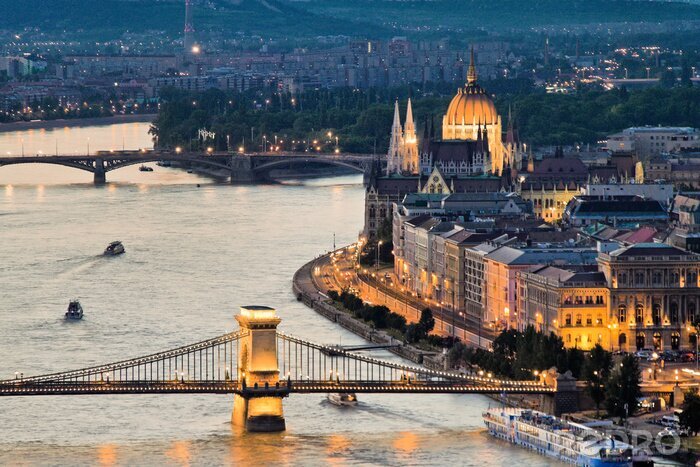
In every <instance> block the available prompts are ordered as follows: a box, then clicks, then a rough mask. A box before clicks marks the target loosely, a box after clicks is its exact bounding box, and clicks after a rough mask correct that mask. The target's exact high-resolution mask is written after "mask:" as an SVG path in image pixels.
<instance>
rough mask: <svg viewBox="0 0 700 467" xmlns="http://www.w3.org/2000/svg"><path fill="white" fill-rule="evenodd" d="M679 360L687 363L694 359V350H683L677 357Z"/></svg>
mask: <svg viewBox="0 0 700 467" xmlns="http://www.w3.org/2000/svg"><path fill="white" fill-rule="evenodd" d="M679 360H680V361H681V362H684V363H689V362H694V361H695V352H683V353H681V356H680V358H679Z"/></svg>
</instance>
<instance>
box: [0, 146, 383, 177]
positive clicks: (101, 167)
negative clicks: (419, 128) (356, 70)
mask: <svg viewBox="0 0 700 467" xmlns="http://www.w3.org/2000/svg"><path fill="white" fill-rule="evenodd" d="M376 160H377V156H374V155H371V154H346V153H339V154H335V153H332V154H326V153H316V154H311V153H293V152H279V153H277V152H276V153H250V154H242V153H227V152H214V153H211V154H208V153H193V152H173V151H163V150H154V151H100V152H97V153H96V154H87V155H66V154H64V155H60V154H58V155H47V154H36V155H31V156H4V157H0V167H2V166H6V165H18V164H54V165H61V166H65V167H71V168H75V169H79V170H84V171H87V172H90V173H92V174H94V181H95V183H96V184H101V183H105V182H106V173H107V172H110V171H112V170H117V169H120V168H122V167H127V166H130V165H136V164H145V163H149V162H175V163H178V164H181V165H183V166H191V165H194V166H202V167H207V168H209V169H212V170H218V171H220V172H222V173H226V174H228V175H229V176H230V179H231V183H241V184H245V183H256V182H260V181H265V180H268V179H269V173H270V171H271V170H274V169H279V168H285V167H288V166H290V165H301V166H304V165H308V164H312V163H314V164H319V163H320V164H327V165H332V166H337V167H344V168H347V169H351V170H354V171H356V172H360V173H363V174H368V173H369V170H370V168H371V166H372V164H373V162H374V161H376Z"/></svg>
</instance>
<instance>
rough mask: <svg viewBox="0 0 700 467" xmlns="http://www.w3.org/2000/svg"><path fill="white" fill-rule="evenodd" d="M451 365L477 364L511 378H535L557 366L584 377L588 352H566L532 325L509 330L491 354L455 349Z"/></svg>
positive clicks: (558, 340) (463, 347) (551, 336)
mask: <svg viewBox="0 0 700 467" xmlns="http://www.w3.org/2000/svg"><path fill="white" fill-rule="evenodd" d="M448 358H449V362H450V364H451V365H453V366H456V365H460V364H472V365H477V366H479V367H480V368H482V369H484V370H487V371H490V372H492V373H496V374H500V375H502V376H505V377H509V378H517V379H528V378H533V377H534V376H535V373H536V372H539V371H542V370H546V369H548V368H551V367H557V368H558V369H559V370H560V371H561V372H564V371H567V370H568V371H571V373H572V374H573V376H574V377H576V378H578V377H580V376H581V373H582V369H583V364H584V353H583V352H582V351H581V350H580V349H577V348H570V349H566V348H565V347H564V342H563V341H562V340H561V338H560V337H559V336H557V335H556V334H554V333H550V334H544V333H541V332H538V331H536V330H535V328H534V327H532V326H528V327H527V328H526V329H525V331H524V332H520V331H516V330H515V329H508V330H505V331H503V332H501V333H500V334H499V335H498V336H497V337H496V339H495V340H494V342H493V349H492V350H491V351H489V350H485V349H478V348H471V347H467V346H466V345H464V344H461V343H460V344H458V345H455V346H454V347H452V349H451V350H450V352H449V354H448Z"/></svg>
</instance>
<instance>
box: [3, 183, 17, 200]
mask: <svg viewBox="0 0 700 467" xmlns="http://www.w3.org/2000/svg"><path fill="white" fill-rule="evenodd" d="M14 193H15V187H13V186H12V185H5V196H7V197H8V198H11V197H12V195H14Z"/></svg>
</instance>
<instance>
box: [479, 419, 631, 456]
mask: <svg viewBox="0 0 700 467" xmlns="http://www.w3.org/2000/svg"><path fill="white" fill-rule="evenodd" d="M483 419H484V423H485V424H486V428H488V431H489V434H491V435H493V436H495V437H496V438H499V439H502V440H505V441H508V442H510V443H513V444H515V445H518V446H521V447H524V448H526V449H530V450H532V451H536V452H537V453H539V454H542V455H544V456H548V457H552V458H555V459H559V460H560V461H563V462H566V463H569V464H575V465H578V466H585V467H599V466H632V465H633V449H632V446H630V445H629V444H625V443H621V442H619V441H614V440H612V439H610V438H608V437H606V436H605V435H604V434H603V433H601V432H599V431H597V430H594V429H592V428H589V427H587V426H585V425H581V424H578V423H573V422H569V421H566V420H562V419H560V418H557V417H554V416H552V415H547V414H545V413H542V412H537V411H534V410H526V409H519V408H490V409H488V410H487V411H486V412H484V414H483ZM634 464H636V462H635V463H634Z"/></svg>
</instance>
